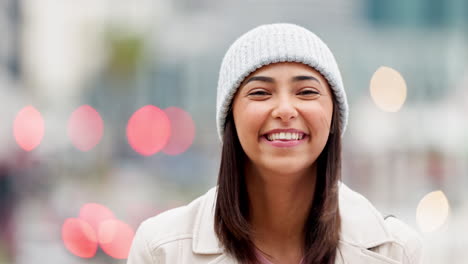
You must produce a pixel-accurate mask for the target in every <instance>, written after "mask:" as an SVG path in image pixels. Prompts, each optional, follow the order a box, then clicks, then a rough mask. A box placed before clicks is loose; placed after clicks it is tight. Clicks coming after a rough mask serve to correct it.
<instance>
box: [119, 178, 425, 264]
mask: <svg viewBox="0 0 468 264" xmlns="http://www.w3.org/2000/svg"><path fill="white" fill-rule="evenodd" d="M339 196H340V214H341V217H342V232H341V238H340V241H339V247H338V249H337V250H338V254H337V260H336V262H335V263H337V264H338V263H339V264H345V263H349V264H367V263H369V264H370V263H372V264H399V263H404V264H409V263H411V264H413V263H417V264H419V263H421V254H422V242H421V239H420V237H419V235H418V234H417V233H416V232H415V231H414V230H412V229H411V228H410V227H408V226H407V225H406V224H404V223H403V222H401V221H400V220H398V219H397V218H394V217H388V218H386V219H384V218H383V217H382V215H381V214H380V213H379V212H378V211H377V210H376V209H375V208H374V207H373V206H372V205H371V203H370V202H369V201H368V200H367V199H366V198H364V197H363V196H362V195H360V194H358V193H357V192H354V191H352V190H351V189H350V188H348V187H347V186H346V185H345V184H343V183H340V191H339ZM215 197H216V187H213V188H211V189H210V190H209V191H208V192H207V193H206V194H204V195H202V196H200V197H198V198H197V199H195V200H194V201H192V202H191V203H190V204H188V205H186V206H182V207H178V208H174V209H171V210H168V211H166V212H164V213H161V214H159V215H157V216H155V217H152V218H149V219H147V220H146V221H144V222H143V223H142V224H141V225H140V227H139V228H138V230H137V232H136V235H135V238H134V240H133V244H132V247H131V249H130V254H129V257H128V262H127V264H156V263H158V264H179V263H183V264H202V263H203V264H228V263H237V262H236V261H235V260H234V259H233V258H231V257H229V256H228V255H227V254H225V253H224V252H223V248H222V246H221V245H220V244H219V242H218V240H217V237H216V235H215V232H214V230H213V227H214V221H213V220H214V203H215V201H216V200H215ZM340 253H341V254H340Z"/></svg>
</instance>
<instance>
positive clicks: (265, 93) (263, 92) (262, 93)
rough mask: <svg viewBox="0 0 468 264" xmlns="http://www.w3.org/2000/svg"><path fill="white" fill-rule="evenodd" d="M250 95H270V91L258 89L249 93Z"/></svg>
mask: <svg viewBox="0 0 468 264" xmlns="http://www.w3.org/2000/svg"><path fill="white" fill-rule="evenodd" d="M249 95H269V93H267V92H265V91H260V90H257V91H255V92H252V93H249Z"/></svg>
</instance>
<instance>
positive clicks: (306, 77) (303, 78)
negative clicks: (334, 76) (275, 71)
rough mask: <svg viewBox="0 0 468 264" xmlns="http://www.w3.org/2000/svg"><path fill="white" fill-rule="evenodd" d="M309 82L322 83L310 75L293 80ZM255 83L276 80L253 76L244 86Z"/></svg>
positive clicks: (273, 81)
mask: <svg viewBox="0 0 468 264" xmlns="http://www.w3.org/2000/svg"><path fill="white" fill-rule="evenodd" d="M307 80H311V81H316V82H318V83H320V81H319V80H318V79H317V78H315V77H313V76H309V75H299V76H294V77H292V78H291V81H292V82H299V81H307ZM253 81H261V82H268V83H275V79H273V78H271V77H266V76H253V77H250V78H249V79H247V81H245V83H244V85H246V84H248V83H249V82H253Z"/></svg>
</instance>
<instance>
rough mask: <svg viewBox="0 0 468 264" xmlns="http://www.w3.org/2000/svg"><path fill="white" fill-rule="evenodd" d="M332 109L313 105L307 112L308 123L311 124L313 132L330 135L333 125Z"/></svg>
mask: <svg viewBox="0 0 468 264" xmlns="http://www.w3.org/2000/svg"><path fill="white" fill-rule="evenodd" d="M331 111H332V110H329V109H327V108H326V107H323V106H318V107H311V108H309V109H308V111H307V113H305V117H306V119H307V123H309V125H310V126H311V129H312V133H313V134H315V135H316V136H318V135H328V133H329V132H330V125H331V117H332V114H331Z"/></svg>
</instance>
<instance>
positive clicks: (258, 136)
mask: <svg viewBox="0 0 468 264" xmlns="http://www.w3.org/2000/svg"><path fill="white" fill-rule="evenodd" d="M232 108H233V109H232V111H233V116H234V123H235V126H236V131H237V134H238V136H239V141H240V143H241V145H242V148H243V149H244V151H245V153H246V154H247V156H248V158H249V160H250V161H251V162H252V163H253V165H254V166H256V167H257V168H260V169H266V170H268V171H274V172H276V173H280V174H293V173H300V172H304V170H307V169H309V168H311V165H313V164H314V162H315V160H316V159H317V157H318V156H319V155H320V153H321V152H322V150H323V148H324V147H325V144H326V142H327V139H328V135H329V131H330V124H331V120H332V114H333V113H332V111H333V102H332V94H331V91H330V87H329V85H328V83H327V81H326V80H325V79H324V78H323V77H322V75H321V74H320V73H318V72H317V71H316V70H314V69H312V68H311V67H309V66H307V65H304V64H302V63H296V62H281V63H274V64H269V65H267V66H264V67H262V68H260V69H258V70H257V71H255V72H253V73H251V74H250V75H249V76H248V77H246V78H245V79H244V81H243V83H242V84H241V86H240V88H239V90H238V92H237V93H236V95H235V97H234V100H233V105H232ZM275 130H276V131H275ZM291 132H292V133H291Z"/></svg>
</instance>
